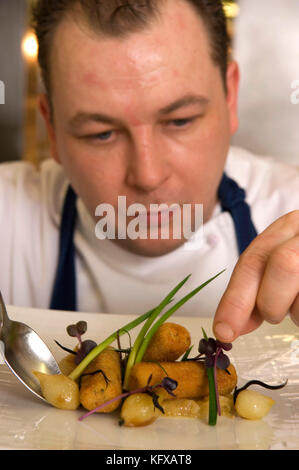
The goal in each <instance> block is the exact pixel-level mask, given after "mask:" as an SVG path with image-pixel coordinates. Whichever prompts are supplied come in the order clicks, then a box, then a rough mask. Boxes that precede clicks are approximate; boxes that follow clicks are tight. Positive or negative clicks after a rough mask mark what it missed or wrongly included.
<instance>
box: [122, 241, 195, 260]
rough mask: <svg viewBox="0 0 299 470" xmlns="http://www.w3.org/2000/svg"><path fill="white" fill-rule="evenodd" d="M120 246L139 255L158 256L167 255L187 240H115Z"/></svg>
mask: <svg viewBox="0 0 299 470" xmlns="http://www.w3.org/2000/svg"><path fill="white" fill-rule="evenodd" d="M113 241H114V243H116V244H117V245H118V246H120V247H121V248H123V249H124V250H127V251H129V252H130V253H134V254H135V255H139V256H146V257H158V256H163V255H167V254H168V253H171V252H172V251H174V250H176V249H177V248H179V247H180V246H182V245H183V244H184V243H185V241H186V240H184V239H175V240H174V239H167V240H162V239H158V240H150V239H147V240H141V239H137V240H129V239H127V240H113Z"/></svg>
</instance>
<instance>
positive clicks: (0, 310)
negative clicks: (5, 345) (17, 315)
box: [0, 292, 10, 330]
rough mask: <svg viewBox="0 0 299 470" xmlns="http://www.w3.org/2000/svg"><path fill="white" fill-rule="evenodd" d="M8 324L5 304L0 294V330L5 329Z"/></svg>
mask: <svg viewBox="0 0 299 470" xmlns="http://www.w3.org/2000/svg"><path fill="white" fill-rule="evenodd" d="M9 323H10V319H9V317H8V315H7V311H6V307H5V303H4V300H3V297H2V294H1V292H0V328H1V330H2V329H3V328H5V327H7V326H8V325H9Z"/></svg>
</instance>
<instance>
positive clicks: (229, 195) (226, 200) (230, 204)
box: [218, 173, 257, 255]
mask: <svg viewBox="0 0 299 470" xmlns="http://www.w3.org/2000/svg"><path fill="white" fill-rule="evenodd" d="M218 197H219V200H220V203H221V207H222V210H223V211H228V212H229V213H230V214H231V216H232V218H233V222H234V226H235V233H236V237H237V242H238V247H239V254H240V255H241V254H242V253H243V251H244V250H246V248H247V247H248V245H250V243H251V242H252V241H253V240H254V238H255V237H256V236H257V231H256V228H255V226H254V224H253V222H252V219H251V211H250V207H249V205H248V204H247V202H246V193H245V191H244V189H242V188H240V187H239V186H238V184H237V183H236V182H235V181H234V180H232V179H231V178H229V177H228V176H227V175H226V174H225V173H224V175H223V178H222V181H221V183H220V186H219V190H218Z"/></svg>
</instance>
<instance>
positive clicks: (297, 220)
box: [284, 210, 299, 232]
mask: <svg viewBox="0 0 299 470" xmlns="http://www.w3.org/2000/svg"><path fill="white" fill-rule="evenodd" d="M284 222H285V224H286V225H287V226H290V227H294V229H295V230H296V232H297V231H298V230H299V210H294V211H292V212H289V213H288V214H286V215H285V216H284Z"/></svg>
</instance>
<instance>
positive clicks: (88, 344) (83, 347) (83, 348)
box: [75, 339, 97, 365]
mask: <svg viewBox="0 0 299 470" xmlns="http://www.w3.org/2000/svg"><path fill="white" fill-rule="evenodd" d="M96 345H97V343H96V342H95V341H92V340H91V339H86V340H85V341H82V342H81V344H80V347H79V349H78V352H77V354H76V357H75V364H76V365H78V364H80V362H81V361H83V359H84V358H85V357H86V356H87V354H89V353H90V351H92V350H93V349H94V348H95V347H96Z"/></svg>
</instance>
